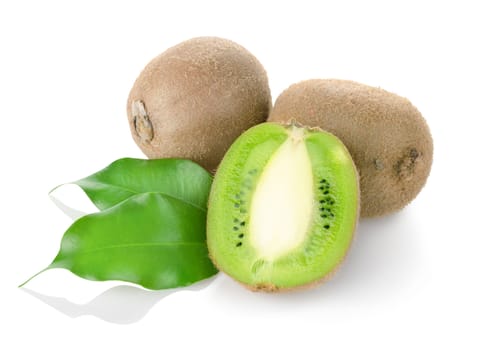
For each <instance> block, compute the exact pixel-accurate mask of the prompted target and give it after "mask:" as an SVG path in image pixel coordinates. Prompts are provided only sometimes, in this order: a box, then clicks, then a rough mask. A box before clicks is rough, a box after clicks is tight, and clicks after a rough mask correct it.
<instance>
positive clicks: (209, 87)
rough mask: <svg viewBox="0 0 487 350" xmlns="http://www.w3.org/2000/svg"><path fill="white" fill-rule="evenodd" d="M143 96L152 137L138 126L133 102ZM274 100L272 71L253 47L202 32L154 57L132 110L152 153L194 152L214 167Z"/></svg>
mask: <svg viewBox="0 0 487 350" xmlns="http://www.w3.org/2000/svg"><path fill="white" fill-rule="evenodd" d="M140 100H141V101H142V102H143V105H144V107H145V111H146V113H147V115H148V118H149V120H150V123H151V125H152V132H153V135H152V133H151V134H150V137H147V136H146V135H140V133H139V132H138V131H137V130H136V129H135V124H136V123H135V120H134V118H135V116H134V115H133V113H132V104H133V102H134V101H140ZM271 104H272V100H271V94H270V89H269V84H268V80H267V74H266V72H265V70H264V68H263V66H262V65H261V64H260V63H259V61H257V59H256V58H255V57H254V56H253V55H252V54H251V53H250V52H248V51H247V50H246V49H245V48H243V47H242V46H240V45H238V44H236V43H234V42H232V41H230V40H226V39H222V38H216V37H198V38H193V39H190V40H187V41H184V42H182V43H180V44H178V45H176V46H173V47H171V48H169V49H168V50H166V51H165V52H163V53H162V54H160V55H159V56H157V57H156V58H154V59H153V60H152V61H151V62H149V64H148V65H147V66H146V67H145V68H144V70H143V71H142V72H141V73H140V76H139V77H138V78H137V80H136V81H135V83H134V86H133V88H132V90H131V91H130V94H129V97H128V101H127V114H128V121H129V125H130V129H131V132H132V137H133V138H134V140H135V142H136V143H137V145H138V146H139V147H140V149H141V150H142V151H143V152H144V153H145V154H146V155H147V156H148V157H149V158H170V157H178V158H189V159H192V160H193V161H195V162H197V163H199V164H200V165H202V166H203V167H205V168H206V169H207V170H209V171H212V172H213V171H214V170H215V169H216V167H217V166H218V164H219V162H220V160H221V159H222V158H223V155H224V154H225V151H226V150H227V149H228V147H229V146H230V145H231V143H232V142H233V141H234V140H235V139H236V138H237V137H238V136H239V135H240V134H241V133H242V132H243V131H245V130H247V129H248V128H250V127H251V126H253V125H255V124H258V123H261V122H264V121H265V120H266V118H267V117H268V115H269V112H270V108H271ZM149 139H150V140H149Z"/></svg>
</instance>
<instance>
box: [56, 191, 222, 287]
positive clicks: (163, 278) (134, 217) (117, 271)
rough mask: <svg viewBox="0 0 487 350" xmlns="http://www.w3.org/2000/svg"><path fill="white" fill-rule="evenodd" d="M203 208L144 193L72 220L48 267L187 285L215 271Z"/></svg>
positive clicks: (101, 276)
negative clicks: (210, 256) (207, 241)
mask: <svg viewBox="0 0 487 350" xmlns="http://www.w3.org/2000/svg"><path fill="white" fill-rule="evenodd" d="M205 226H206V211H204V210H201V209H200V208H198V207H196V206H194V205H191V204H188V203H186V202H183V201H181V200H179V199H176V198H173V197H170V196H167V195H164V194H160V193H143V194H137V195H133V196H131V197H129V198H128V199H126V200H125V201H123V202H121V203H120V204H118V205H115V206H114V207H112V208H109V209H107V210H104V211H101V212H99V213H94V214H90V215H86V216H84V217H82V218H80V219H78V220H77V221H75V222H74V223H73V224H72V225H71V227H70V228H69V229H68V230H67V231H66V233H65V234H64V236H63V239H62V241H61V248H60V250H59V253H58V255H57V256H56V258H55V259H54V261H53V262H52V263H51V265H50V266H49V267H48V268H47V269H51V268H65V269H68V270H70V271H72V272H73V273H75V274H76V275H78V276H80V277H83V278H86V279H90V280H97V281H105V280H121V281H127V282H132V283H136V284H139V285H141V286H143V287H146V288H148V289H165V288H173V287H180V286H186V285H189V284H191V283H194V282H196V281H199V280H202V279H204V278H207V277H210V276H212V275H214V274H215V273H216V272H217V270H216V269H215V267H214V266H213V264H212V262H211V260H210V259H209V257H208V249H207V245H206V229H205Z"/></svg>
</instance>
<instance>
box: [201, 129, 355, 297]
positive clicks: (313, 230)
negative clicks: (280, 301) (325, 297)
mask: <svg viewBox="0 0 487 350" xmlns="http://www.w3.org/2000/svg"><path fill="white" fill-rule="evenodd" d="M359 193H360V191H359V184H358V175H357V171H356V169H355V165H354V163H353V161H352V158H351V156H350V154H349V152H348V150H347V149H346V147H345V146H344V145H343V144H342V142H341V141H340V140H339V139H338V138H336V137H335V136H333V135H332V134H330V133H327V132H323V131H321V130H318V129H307V128H304V127H300V126H298V125H295V124H289V125H281V124H277V123H262V124H260V125H257V126H254V127H252V128H250V129H249V130H247V131H246V132H245V133H243V134H242V135H241V136H240V137H239V138H238V139H237V140H236V141H235V142H234V143H233V144H232V146H231V147H230V149H229V150H228V152H227V153H226V154H225V156H224V158H223V160H222V162H221V164H220V166H219V168H218V170H217V172H216V174H215V178H214V181H213V185H212V188H211V192H210V198H209V205H208V219H207V242H208V248H209V252H210V257H211V258H212V260H213V262H214V263H215V265H216V266H217V267H218V268H219V269H220V270H221V271H223V272H225V273H226V274H228V275H229V276H231V277H232V278H234V279H235V280H237V281H238V282H240V283H242V284H244V285H246V286H248V287H249V288H250V289H253V290H265V291H281V290H289V289H294V288H297V287H301V286H306V285H312V284H314V283H316V282H319V281H321V280H324V279H325V278H326V277H327V276H329V275H330V274H331V273H332V272H333V271H334V270H335V269H336V268H337V267H338V266H339V264H340V263H341V261H342V260H343V259H344V257H345V255H346V253H347V251H348V249H349V247H350V244H351V241H352V238H353V235H354V231H355V226H356V222H357V218H358V213H359Z"/></svg>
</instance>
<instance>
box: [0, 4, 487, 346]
mask: <svg viewBox="0 0 487 350" xmlns="http://www.w3.org/2000/svg"><path fill="white" fill-rule="evenodd" d="M483 3H484V2H483V1H478V2H473V1H456V2H452V1H438V2H434V1H429V2H428V1H411V0H410V1H403V2H399V1H384V2H376V1H357V2H349V1H334V2H325V1H319V2H318V1H316V2H315V3H313V2H308V1H303V0H301V1H296V2H294V3H289V4H287V3H284V2H283V1H279V2H278V1H276V2H274V3H272V4H271V2H270V1H268V2H266V3H264V1H261V2H260V3H252V2H250V1H242V2H232V1H222V2H215V1H209V0H205V1H193V2H190V1H166V2H164V1H154V2H149V1H133V2H124V1H113V2H102V1H79V2H74V1H69V2H68V1H59V2H54V1H47V0H44V1H31V2H26V1H2V2H1V5H0V38H1V40H0V45H1V47H0V52H1V53H0V101H1V107H0V114H1V120H2V123H1V129H0V130H1V136H0V142H1V147H0V151H1V160H2V167H1V171H0V176H1V185H2V189H3V190H2V204H3V206H2V209H1V226H0V233H1V242H2V243H1V244H0V259H1V264H0V266H1V269H2V270H1V271H2V273H1V276H0V278H1V281H0V283H1V300H0V302H1V308H0V317H1V321H2V323H3V326H2V331H1V336H0V348H2V349H17V348H22V349H29V348H47V347H49V348H50V349H66V348H70V349H86V348H92V349H93V348H100V349H101V348H102V347H106V348H119V349H130V348H140V349H144V348H149V347H150V348H160V349H174V348H190V347H192V348H210V347H211V348H214V349H220V348H221V349H239V348H253V349H259V348H272V349H274V348H278V347H286V348H302V349H305V348H306V347H309V348H311V347H312V348H329V349H369V348H370V349H411V348H419V349H422V348H442V349H450V348H451V349H459V348H462V349H485V348H486V347H487V340H486V337H487V335H486V334H485V333H486V331H487V317H486V315H487V301H486V296H487V282H486V277H487V273H486V268H487V254H486V251H487V229H486V223H485V217H486V209H487V205H486V197H487V191H486V174H485V171H484V170H485V158H486V156H485V154H486V150H487V141H486V136H485V134H486V132H487V128H486V126H485V120H486V117H487V68H486V65H487V52H486V47H487V20H486V18H487V10H485V9H484V7H483V5H484V4H483ZM202 35H215V36H222V37H226V38H229V39H232V40H234V41H236V42H238V43H240V44H241V45H243V46H244V47H246V48H247V49H248V50H249V51H251V52H252V53H253V54H254V55H255V56H257V57H258V59H259V60H260V61H261V62H262V64H263V65H264V66H265V67H266V69H267V72H268V76H269V81H270V85H271V90H272V94H273V98H274V99H275V98H276V97H277V96H278V95H279V93H280V92H281V91H282V90H283V89H285V88H286V87H287V86H289V85H290V84H292V83H295V82H298V81H300V80H303V79H309V78H341V79H351V80H356V81H359V82H362V83H365V84H368V85H372V86H380V87H382V88H384V89H386V90H389V91H392V92H395V93H397V94H399V95H402V96H405V97H407V98H409V99H410V100H411V101H412V102H413V104H415V105H416V106H417V107H418V109H419V110H420V111H422V113H423V115H424V117H425V118H426V120H427V122H428V124H429V125H430V127H431V130H432V134H433V137H434V145H435V154H434V164H433V169H432V172H431V176H430V178H429V180H428V183H427V185H426V187H425V188H424V190H423V191H422V192H421V194H420V195H419V196H418V197H417V199H416V200H415V201H414V202H413V203H412V204H411V205H410V206H408V207H407V208H406V209H404V210H403V211H401V212H399V213H397V214H395V215H391V216H388V217H385V218H381V219H374V220H364V221H361V222H360V225H359V228H358V232H357V238H356V240H355V242H354V245H353V248H352V251H351V253H350V255H349V259H348V260H347V261H346V262H345V264H344V265H343V266H342V269H341V270H340V271H339V273H338V274H337V275H336V276H335V278H334V279H333V280H331V281H330V282H328V283H326V284H323V285H321V286H319V287H318V288H315V289H311V290H308V291H304V292H297V293H291V294H282V295H272V294H261V293H252V292H249V291H247V290H245V289H243V288H242V287H240V286H239V285H237V284H236V283H234V282H232V281H231V280H230V279H229V278H227V277H225V276H222V275H218V276H217V277H216V278H213V279H211V280H209V281H206V282H203V283H200V284H198V285H196V286H195V287H194V288H190V289H185V290H184V291H178V292H175V293H168V292H148V291H144V290H141V289H139V288H136V287H132V286H123V285H122V286H121V284H120V283H117V282H98V283H97V282H90V281H85V280H82V279H80V278H77V277H75V276H74V275H72V274H71V273H69V272H67V271H63V270H52V271H48V272H46V273H44V274H41V275H39V276H38V277H37V278H36V279H34V280H33V281H32V282H31V283H30V284H28V285H27V287H26V288H27V289H18V288H17V285H18V284H19V283H21V282H23V280H25V279H26V278H27V277H29V276H31V275H32V274H34V273H35V272H37V271H39V270H40V269H42V268H43V267H45V266H47V265H48V264H49V263H50V262H51V260H52V259H53V257H54V256H55V254H56V253H57V250H58V248H59V242H60V239H61V237H62V234H63V233H64V230H65V229H66V228H67V227H68V226H69V224H70V222H71V220H70V219H69V218H68V217H67V216H65V215H64V214H63V213H62V212H61V211H60V210H59V209H58V208H57V207H56V206H55V205H54V204H53V203H52V202H51V200H50V199H49V197H48V195H47V193H48V191H49V190H50V189H51V188H53V187H54V186H56V185H58V184H61V183H64V182H68V181H72V180H76V179H78V178H81V177H84V176H87V175H89V174H91V173H93V172H95V171H97V170H99V169H101V168H103V167H104V166H106V165H108V164H109V163H110V162H112V161H113V160H115V159H117V158H121V157H126V156H130V157H144V156H143V154H142V153H141V152H140V151H139V149H138V148H137V147H136V145H135V144H134V142H133V141H132V139H131V136H130V133H129V128H128V123H127V120H126V115H125V103H126V98H127V95H128V92H129V90H130V88H131V86H132V83H133V81H134V80H135V78H136V77H137V75H138V74H139V72H140V70H142V68H143V67H144V66H145V64H146V63H147V62H148V61H149V60H150V59H151V58H152V57H154V56H155V55H157V54H159V53H160V52H162V51H164V50H165V49H166V48H168V47H170V46H173V45H175V44H177V43H178V42H180V41H182V40H185V39H188V38H191V37H194V36H202Z"/></svg>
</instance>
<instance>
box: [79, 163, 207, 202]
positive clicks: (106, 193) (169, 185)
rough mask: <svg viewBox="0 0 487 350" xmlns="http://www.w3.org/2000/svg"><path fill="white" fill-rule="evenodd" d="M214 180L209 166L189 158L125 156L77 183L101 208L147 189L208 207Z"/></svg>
mask: <svg viewBox="0 0 487 350" xmlns="http://www.w3.org/2000/svg"><path fill="white" fill-rule="evenodd" d="M211 181H212V177H211V175H210V174H209V173H208V172H207V171H206V170H205V169H203V168H202V167H201V166H199V165H198V164H196V163H194V162H192V161H190V160H187V159H172V158H167V159H149V160H147V159H133V158H122V159H119V160H116V161H115V162H113V163H112V164H110V165H109V166H108V167H106V168H105V169H103V170H101V171H99V172H96V173H94V174H93V175H90V176H88V177H86V178H84V179H81V180H78V181H76V182H74V184H77V185H78V186H80V187H81V188H82V189H83V191H84V192H85V193H86V195H87V196H88V197H89V198H90V200H91V201H92V202H93V203H94V204H95V205H96V206H97V207H98V209H100V210H104V209H107V208H110V207H113V206H114V205H116V204H118V203H120V202H122V201H124V200H125V199H127V198H129V197H131V196H133V195H136V194H140V193H147V192H157V193H163V194H166V195H167V196H171V197H174V198H177V199H179V200H181V201H184V202H187V203H191V204H193V205H195V206H197V207H199V208H201V209H205V210H206V207H207V201H208V193H209V191H210V186H211Z"/></svg>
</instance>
